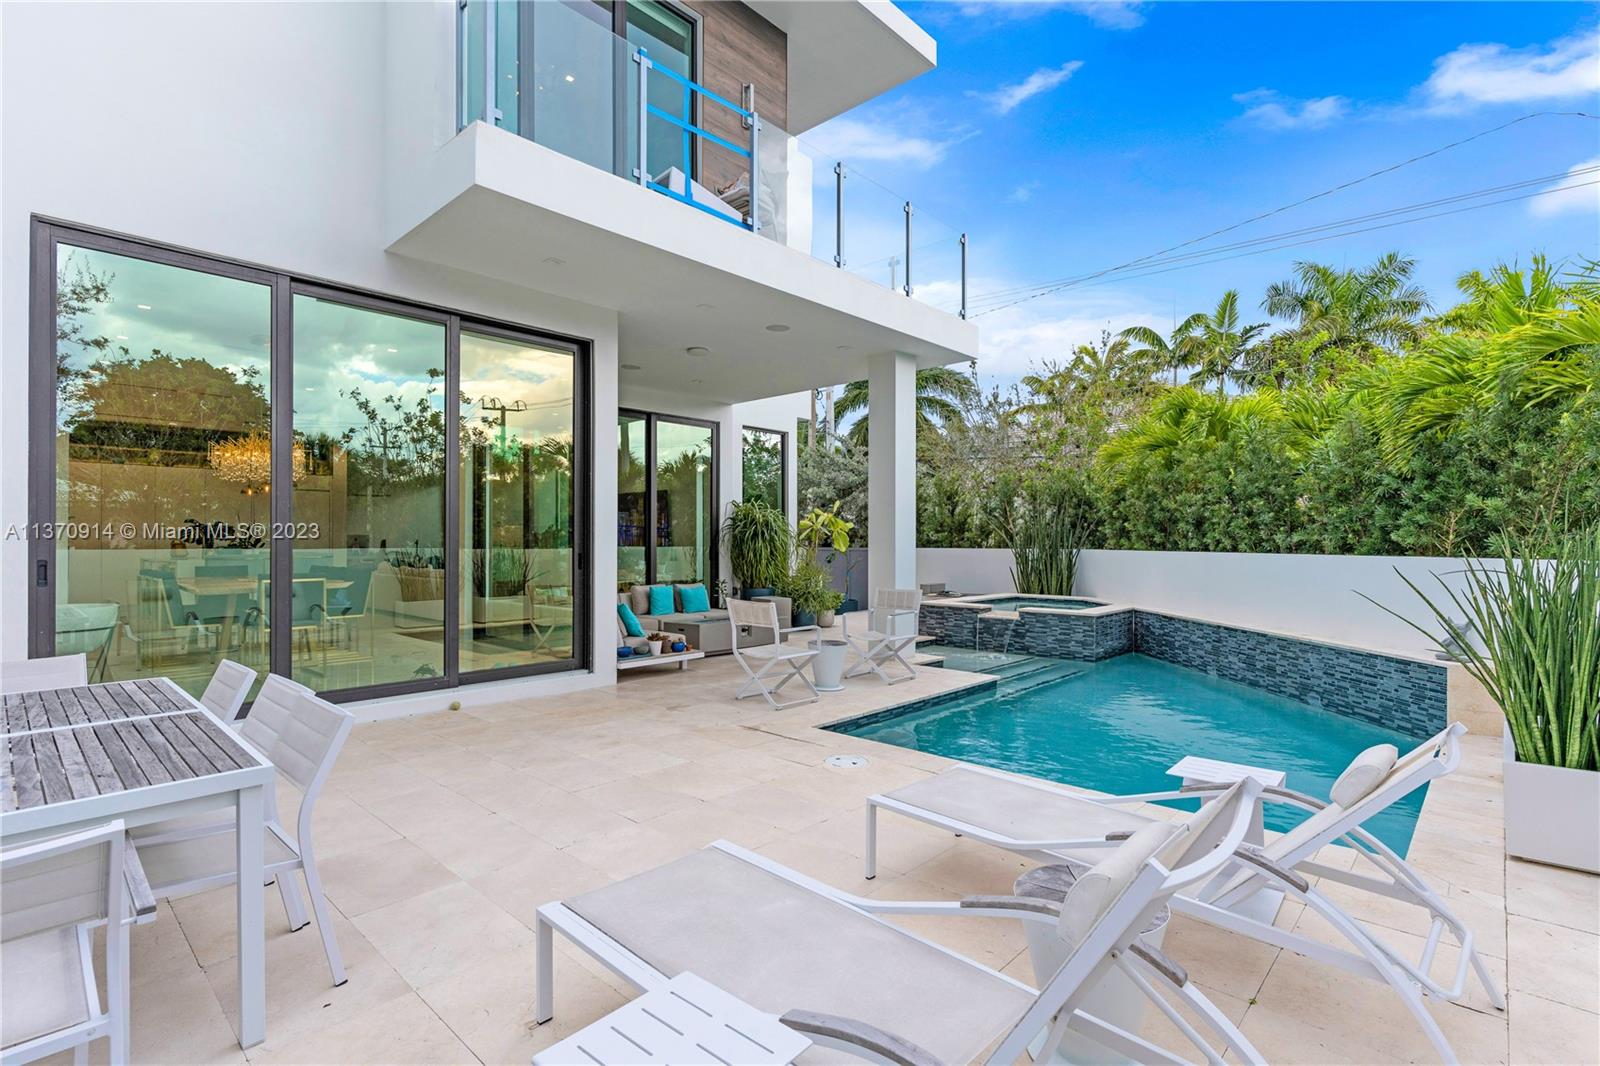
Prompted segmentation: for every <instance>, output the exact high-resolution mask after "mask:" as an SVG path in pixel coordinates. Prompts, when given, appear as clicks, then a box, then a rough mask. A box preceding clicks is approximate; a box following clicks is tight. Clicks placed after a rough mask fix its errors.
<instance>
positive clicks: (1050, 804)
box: [886, 767, 1151, 863]
mask: <svg viewBox="0 0 1600 1066" xmlns="http://www.w3.org/2000/svg"><path fill="white" fill-rule="evenodd" d="M886 795H887V796H888V797H889V798H890V799H897V800H900V801H902V802H904V803H909V804H912V805H913V806H917V807H922V808H924V809H926V810H930V811H933V812H934V813H936V814H942V815H944V816H945V817H947V818H954V819H957V820H958V821H962V822H966V823H967V824H968V825H973V826H977V827H979V828H980V829H987V830H989V831H990V832H992V833H997V834H1000V835H1002V836H1007V837H1010V838H1011V839H1012V840H1066V839H1071V840H1102V839H1104V838H1105V836H1106V834H1107V833H1116V832H1133V831H1136V830H1138V829H1142V828H1143V827H1145V826H1147V825H1149V824H1150V822H1151V819H1149V818H1146V817H1144V816H1143V815H1139V814H1132V813H1130V812H1128V811H1125V810H1121V809H1118V808H1116V807H1111V806H1107V805H1106V804H1103V803H1095V802H1094V801H1093V800H1089V799H1078V798H1076V797H1074V796H1064V795H1061V794H1059V793H1056V792H1049V791H1046V790H1044V789H1041V788H1038V787H1037V786H1034V785H1029V784H1025V783H1024V782H1021V781H1012V780H1010V779H1009V778H1004V777H996V776H994V775H993V774H984V773H979V772H977V771H976V770H968V769H965V768H961V767H958V768H956V769H954V770H946V771H945V772H944V773H942V774H935V775H934V776H933V777H927V778H923V779H922V780H921V781H914V782H912V783H911V784H909V785H906V786H905V787H903V788H897V789H895V790H894V791H893V792H889V793H886ZM1105 854H1106V850H1105V849H1104V848H1097V849H1095V850H1094V851H1085V852H1084V853H1083V855H1082V856H1081V857H1083V858H1085V859H1086V860H1087V861H1088V862H1091V863H1093V862H1096V861H1098V860H1099V859H1101V858H1103V857H1104V856H1105Z"/></svg>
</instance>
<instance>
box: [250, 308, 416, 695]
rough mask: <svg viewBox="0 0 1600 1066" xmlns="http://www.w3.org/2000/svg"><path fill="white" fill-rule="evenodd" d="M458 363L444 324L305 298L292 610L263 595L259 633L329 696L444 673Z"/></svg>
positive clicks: (300, 318)
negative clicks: (450, 370)
mask: <svg viewBox="0 0 1600 1066" xmlns="http://www.w3.org/2000/svg"><path fill="white" fill-rule="evenodd" d="M444 367H445V328H444V326H443V325H442V324H440V323H437V322H424V321H420V320H418V319H413V318H407V317H404V316H402V315H396V314H389V313H386V312H381V311H373V310H368V309H365V308H359V307H353V306H351V305H349V304H343V303H338V302H335V301H331V300H323V299H318V298H316V297H312V296H305V295H296V296H295V298H294V397H295V402H294V433H295V442H296V444H297V445H299V446H300V447H302V448H303V449H304V450H305V454H306V462H307V466H308V470H307V473H306V474H305V476H304V477H303V478H302V479H301V480H300V481H298V482H297V483H296V484H295V486H294V523H295V526H294V532H295V534H296V539H295V541H294V549H293V555H294V580H293V583H292V589H291V593H292V595H291V610H290V616H289V618H288V619H274V618H273V617H272V611H271V604H270V602H269V601H267V599H266V597H265V592H266V591H267V590H266V589H265V588H263V589H262V595H260V596H258V597H257V602H258V604H259V605H260V610H259V612H258V613H257V615H256V616H255V618H254V630H255V632H254V634H253V635H254V637H255V638H256V639H257V640H258V641H259V642H260V643H261V644H263V645H265V644H266V643H267V642H268V640H269V639H270V638H271V631H272V629H273V627H274V626H275V625H280V624H281V625H283V626H285V627H287V628H289V629H290V630H291V631H292V632H291V636H292V640H291V647H292V651H293V654H292V657H291V672H292V675H293V676H294V677H295V678H296V679H297V680H299V681H301V682H303V683H305V684H308V685H310V686H311V687H312V688H315V689H318V690H319V691H321V690H329V689H347V688H356V687H358V686H364V685H373V684H383V683H386V682H403V681H416V680H419V679H425V678H431V677H438V676H440V675H442V674H443V673H444V639H445V613H444V596H445V584H446V580H445V558H444V515H445V504H444V468H445V467H444V464H445V421H444Z"/></svg>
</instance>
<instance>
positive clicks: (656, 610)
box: [649, 585, 677, 615]
mask: <svg viewBox="0 0 1600 1066" xmlns="http://www.w3.org/2000/svg"><path fill="white" fill-rule="evenodd" d="M649 595H650V613H651V614H654V615H663V614H671V613H672V612H673V611H675V610H677V604H676V603H675V602H674V600H673V596H672V586H671V585H651V586H650V592H649Z"/></svg>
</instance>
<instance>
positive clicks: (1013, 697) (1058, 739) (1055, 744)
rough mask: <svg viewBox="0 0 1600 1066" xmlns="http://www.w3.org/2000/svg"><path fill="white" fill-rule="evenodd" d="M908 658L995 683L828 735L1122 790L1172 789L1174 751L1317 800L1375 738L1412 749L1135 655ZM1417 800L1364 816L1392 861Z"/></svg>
mask: <svg viewBox="0 0 1600 1066" xmlns="http://www.w3.org/2000/svg"><path fill="white" fill-rule="evenodd" d="M919 650H920V651H923V652H926V653H928V654H932V655H940V654H942V655H944V657H945V665H946V666H948V667H951V668H953V669H957V670H976V671H980V672H984V673H990V674H993V675H994V676H995V677H996V678H998V679H999V680H998V684H997V686H996V688H994V689H993V690H985V691H983V692H980V693H975V694H973V695H970V696H959V697H956V698H955V699H952V700H947V701H945V702H942V703H939V702H934V703H931V704H926V705H921V706H919V705H917V704H911V705H909V706H908V707H906V708H903V709H901V708H897V709H894V710H892V711H889V712H883V714H882V715H869V716H867V717H866V718H861V719H857V720H855V721H854V722H843V723H840V724H839V725H836V726H833V727H831V728H833V729H834V730H836V731H838V732H842V733H849V734H851V735H853V736H858V737H867V738H869V739H872V740H878V741H882V742H884V743H886V744H895V745H898V746H900V747H903V748H914V749H916V750H917V751H926V752H931V753H933V754H936V755H944V756H948V757H949V758H952V759H963V760H965V761H967V762H972V763H978V764H980V765H983V766H992V767H995V768H996V769H1001V770H1011V771H1015V772H1017V773H1023V774H1030V775H1032V776H1034V777H1041V778H1044V779H1046V780H1050V781H1060V782H1062V783H1064V784H1072V785H1079V786H1081V787H1084V788H1092V789H1096V790H1098V791H1101V792H1111V793H1120V794H1127V793H1134V792H1158V791H1162V790H1165V789H1171V788H1176V787H1177V785H1178V781H1177V779H1176V778H1172V777H1168V776H1167V774H1166V769H1167V767H1169V766H1171V765H1172V764H1173V763H1175V762H1177V761H1178V760H1179V759H1181V758H1183V757H1184V756H1185V755H1201V756H1206V757H1209V758H1213V759H1224V760H1227V761H1229V762H1242V763H1247V764H1250V765H1252V766H1262V767H1268V768H1273V769H1279V770H1283V771H1285V772H1286V773H1287V774H1288V775H1289V776H1288V782H1287V784H1288V787H1289V788H1292V789H1294V790H1295V791H1297V792H1304V793H1307V794H1308V795H1311V796H1315V797H1317V798H1318V799H1325V798H1326V797H1327V795H1328V789H1329V788H1330V787H1332V785H1333V782H1334V779H1335V778H1337V777H1338V776H1339V774H1340V773H1341V772H1342V771H1343V770H1344V768H1345V767H1346V766H1347V765H1349V763H1350V760H1351V759H1353V758H1355V756H1356V755H1357V754H1358V753H1359V752H1361V751H1362V750H1363V749H1365V748H1368V747H1371V746H1372V745H1374V744H1385V743H1387V744H1393V745H1395V746H1396V747H1397V748H1399V749H1400V751H1401V752H1402V753H1403V752H1406V751H1409V750H1410V749H1411V748H1412V747H1414V746H1415V743H1416V742H1415V741H1413V740H1411V739H1410V738H1408V737H1406V736H1405V735H1403V734H1401V733H1397V732H1393V731H1391V730H1387V729H1382V728H1379V727H1378V726H1373V725H1368V724H1367V723H1365V722H1360V721H1357V720H1355V719H1353V718H1345V717H1343V716H1342V715H1337V714H1333V713H1330V712H1328V711H1320V710H1317V709H1316V708H1314V707H1309V706H1306V705H1305V704H1303V703H1298V702H1296V701H1294V700H1289V699H1284V698H1282V697H1280V696H1274V695H1272V694H1271V693H1267V692H1263V691H1261V690H1259V689H1253V688H1249V687H1248V686H1245V685H1237V684H1234V683H1233V682H1230V681H1219V680H1217V679H1216V678H1213V677H1210V676H1208V675H1206V674H1202V673H1200V672H1198V671H1195V670H1190V669H1188V668H1187V667H1182V666H1176V665H1174V664H1172V663H1168V662H1162V661H1161V660H1159V659H1151V658H1148V657H1147V656H1143V655H1120V656H1118V657H1116V658H1114V659H1107V660H1105V661H1104V662H1098V663H1085V662H1073V661H1069V660H1064V659H1038V658H1033V657H1031V656H1026V655H1002V654H1000V653H998V652H975V651H972V650H971V649H961V648H941V647H939V646H935V645H923V646H922V647H921V648H920V649H919ZM1424 792H1425V790H1418V791H1417V792H1414V793H1412V794H1411V795H1410V796H1408V797H1406V798H1405V799H1404V800H1402V801H1401V802H1400V803H1397V804H1395V805H1394V806H1392V807H1390V808H1389V809H1388V810H1386V811H1384V812H1383V813H1381V814H1379V815H1377V816H1375V817H1374V818H1372V819H1371V820H1369V821H1368V822H1367V825H1366V828H1367V830H1368V831H1369V832H1371V833H1373V834H1374V835H1375V836H1377V837H1378V839H1380V840H1382V841H1383V842H1384V843H1385V844H1387V845H1389V846H1390V847H1391V848H1394V849H1395V851H1397V852H1399V853H1400V854H1401V855H1404V854H1405V853H1406V849H1407V848H1408V847H1409V846H1410V843H1411V834H1412V831H1413V830H1414V829H1415V828H1416V822H1417V815H1418V814H1419V813H1420V812H1421V810H1422V800H1423V795H1424ZM1174 805H1175V806H1192V804H1188V803H1187V802H1180V803H1176V804H1174ZM1302 817H1304V816H1303V815H1302V814H1300V813H1299V812H1298V811H1295V810H1294V809H1292V808H1288V807H1283V806H1278V805H1274V806H1271V807H1268V808H1267V817H1266V825H1267V828H1268V829H1275V830H1279V831H1282V830H1286V829H1289V828H1291V827H1293V826H1294V825H1295V824H1297V823H1298V822H1299V821H1300V820H1301V818H1302Z"/></svg>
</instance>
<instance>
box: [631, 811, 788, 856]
mask: <svg viewBox="0 0 1600 1066" xmlns="http://www.w3.org/2000/svg"><path fill="white" fill-rule="evenodd" d="M644 824H645V825H648V826H649V827H650V828H652V829H655V830H657V831H658V832H662V833H665V834H667V835H668V836H670V837H673V838H674V839H676V840H681V841H683V842H684V843H686V844H688V845H690V846H691V847H704V846H705V845H707V844H709V843H711V842H712V841H714V840H727V841H729V842H731V843H734V844H738V845H739V846H740V847H744V848H749V849H751V850H752V851H754V850H756V849H757V848H759V847H761V845H763V844H766V843H768V842H769V841H773V840H776V839H777V838H778V837H781V836H784V835H785V833H786V831H785V830H783V829H781V828H779V827H778V826H775V825H773V824H772V823H771V822H768V821H766V820H765V819H762V818H757V817H755V816H754V815H750V814H746V813H745V812H743V811H736V810H730V809H728V808H726V807H721V806H713V805H712V804H710V803H698V802H696V803H694V804H692V805H691V806H688V807H680V808H678V809H677V810H673V811H670V812H668V813H666V814H663V815H661V816H660V817H659V818H651V819H650V820H648V821H646V822H645V823H644Z"/></svg>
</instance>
